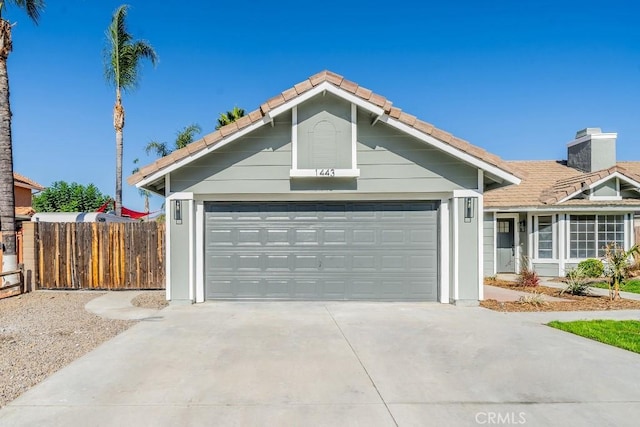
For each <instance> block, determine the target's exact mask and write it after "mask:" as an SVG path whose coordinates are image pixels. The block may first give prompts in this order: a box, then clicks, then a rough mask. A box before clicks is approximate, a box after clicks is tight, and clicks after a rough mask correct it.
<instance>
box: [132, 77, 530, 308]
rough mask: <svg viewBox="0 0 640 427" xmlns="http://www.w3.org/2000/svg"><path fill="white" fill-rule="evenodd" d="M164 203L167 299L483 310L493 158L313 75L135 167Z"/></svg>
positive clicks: (500, 173) (506, 173)
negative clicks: (408, 303) (424, 304)
mask: <svg viewBox="0 0 640 427" xmlns="http://www.w3.org/2000/svg"><path fill="white" fill-rule="evenodd" d="M129 183H130V184H136V185H137V186H138V187H140V188H144V189H146V190H149V191H152V192H155V193H158V194H161V195H164V196H166V197H167V203H166V218H167V222H166V223H167V227H168V230H167V246H166V248H167V250H166V253H167V258H168V262H167V266H168V267H167V298H168V299H171V300H172V301H175V302H179V301H185V302H201V301H205V300H208V299H243V298H246V299H305V300H306V299H320V300H391V301H396V300H420V301H440V302H443V303H449V302H454V303H458V304H460V303H463V304H464V303H469V304H477V302H478V300H480V299H482V289H483V285H482V279H483V262H482V256H483V252H482V242H483V239H482V232H483V228H482V218H483V217H482V206H483V200H482V199H483V192H484V190H485V189H486V188H496V187H501V186H505V185H510V184H518V183H520V178H518V176H517V172H516V169H515V168H513V167H512V166H511V165H510V164H508V163H506V162H504V161H503V160H501V159H500V158H498V157H497V156H494V155H491V154H489V153H487V152H486V151H484V150H482V149H480V148H478V147H475V146H473V145H471V144H469V143H468V142H466V141H463V140H461V139H459V138H456V137H454V136H452V135H451V134H449V133H446V132H444V131H442V130H439V129H437V128H435V127H433V126H432V125H430V124H428V123H426V122H423V121H421V120H418V119H416V117H414V116H412V115H410V114H407V113H405V112H402V111H401V110H400V109H398V108H396V107H393V106H392V104H391V102H389V101H388V100H387V99H385V98H384V97H382V96H380V95H377V94H375V93H372V92H371V91H370V90H369V89H366V88H363V87H360V86H358V85H357V84H356V83H353V82H351V81H348V80H346V79H344V78H343V77H342V76H339V75H337V74H334V73H331V72H328V71H324V72H321V73H319V74H316V75H314V76H312V77H310V78H309V79H307V80H304V81H303V82H301V83H299V84H297V85H295V86H294V87H292V88H290V89H287V90H285V91H284V92H282V93H281V94H278V95H277V96H275V97H274V98H272V99H270V100H269V101H267V102H266V103H264V104H263V105H262V106H261V107H260V108H259V109H257V110H255V111H253V112H251V113H250V114H248V115H247V116H245V117H242V118H241V119H239V120H238V121H237V122H235V123H232V124H230V125H227V126H225V127H223V128H221V129H220V130H219V131H217V132H214V133H211V134H209V135H206V136H205V137H204V138H202V139H200V140H198V141H195V142H193V143H192V144H190V145H188V146H187V147H185V148H183V149H181V150H177V151H175V152H173V153H172V154H170V155H169V156H167V157H164V158H162V159H159V160H157V161H156V162H154V163H153V164H151V165H148V166H146V167H143V168H141V169H140V171H139V172H138V173H136V174H135V175H133V176H131V177H130V178H129Z"/></svg>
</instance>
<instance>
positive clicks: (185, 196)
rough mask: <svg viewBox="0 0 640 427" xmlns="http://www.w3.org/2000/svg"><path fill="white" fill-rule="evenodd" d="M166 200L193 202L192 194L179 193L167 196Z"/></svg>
mask: <svg viewBox="0 0 640 427" xmlns="http://www.w3.org/2000/svg"><path fill="white" fill-rule="evenodd" d="M167 200H193V193H191V192H186V191H184V192H182V191H181V192H178V193H173V194H169V195H168V196H167Z"/></svg>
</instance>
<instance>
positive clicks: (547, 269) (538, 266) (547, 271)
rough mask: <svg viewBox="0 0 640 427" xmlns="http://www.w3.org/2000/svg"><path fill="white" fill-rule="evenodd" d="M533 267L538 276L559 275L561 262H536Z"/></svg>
mask: <svg viewBox="0 0 640 427" xmlns="http://www.w3.org/2000/svg"><path fill="white" fill-rule="evenodd" d="M533 269H534V270H535V272H536V273H538V276H543V277H558V275H559V274H560V273H559V271H560V264H558V263H549V264H547V263H544V264H543V263H534V264H533Z"/></svg>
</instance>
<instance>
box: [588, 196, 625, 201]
mask: <svg viewBox="0 0 640 427" xmlns="http://www.w3.org/2000/svg"><path fill="white" fill-rule="evenodd" d="M589 200H593V201H594V202H615V201H620V200H622V197H620V196H592V195H589Z"/></svg>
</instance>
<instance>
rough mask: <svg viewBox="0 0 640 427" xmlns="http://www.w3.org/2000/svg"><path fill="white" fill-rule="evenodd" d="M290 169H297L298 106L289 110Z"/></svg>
mask: <svg viewBox="0 0 640 427" xmlns="http://www.w3.org/2000/svg"><path fill="white" fill-rule="evenodd" d="M291 169H293V170H296V169H298V106H297V105H294V106H293V108H292V109H291Z"/></svg>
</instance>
